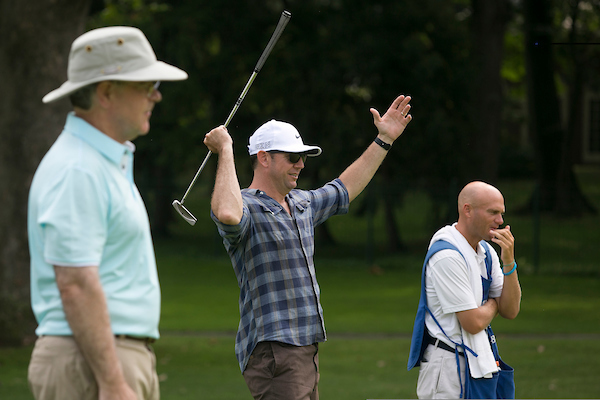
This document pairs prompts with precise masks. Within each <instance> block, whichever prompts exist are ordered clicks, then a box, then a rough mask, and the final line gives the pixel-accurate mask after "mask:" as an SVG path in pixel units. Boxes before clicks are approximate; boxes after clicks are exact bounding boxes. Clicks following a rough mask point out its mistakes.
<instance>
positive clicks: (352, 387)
mask: <svg viewBox="0 0 600 400" xmlns="http://www.w3.org/2000/svg"><path fill="white" fill-rule="evenodd" d="M580 179H581V180H582V182H585V183H586V186H585V188H586V194H587V195H588V197H589V198H590V199H591V200H592V201H593V202H594V204H596V206H597V207H599V208H600V184H599V182H600V173H599V172H598V171H597V170H589V169H588V170H583V171H580ZM500 186H501V189H502V190H503V192H504V193H505V197H506V203H507V214H506V220H507V221H508V223H509V224H510V225H511V226H512V228H513V232H514V234H515V237H516V239H517V245H516V252H517V259H518V261H519V274H520V280H521V285H522V288H523V301H522V307H521V313H520V314H519V316H518V318H517V319H515V320H513V321H507V320H503V319H497V320H495V321H494V323H493V326H494V330H495V332H496V334H497V335H498V337H499V346H500V352H501V354H502V357H503V359H504V360H505V361H506V362H507V363H508V364H510V365H512V366H513V367H514V368H515V370H516V373H515V380H516V385H517V396H518V397H519V398H597V397H598V394H599V393H600V380H599V379H597V377H596V375H597V372H596V371H598V370H600V361H599V360H598V357H597V355H598V354H600V318H599V317H600V313H599V312H598V310H599V309H600V290H598V289H599V288H600V285H599V283H600V274H599V271H600V266H599V265H598V256H599V255H600V252H599V250H598V243H599V242H600V240H599V239H600V230H599V229H598V226H599V225H600V216H586V217H584V218H579V219H573V220H563V219H560V218H556V217H554V216H551V215H544V216H543V218H542V220H541V229H542V230H541V243H540V254H541V258H540V261H541V262H540V266H539V273H538V274H534V273H533V272H534V266H533V264H532V254H533V248H534V243H533V240H532V232H533V222H532V220H531V217H530V216H527V215H518V214H511V210H513V209H516V208H518V207H519V206H521V205H522V204H524V203H525V202H526V200H527V198H528V194H529V193H530V192H531V187H532V186H531V184H530V183H529V182H525V181H523V182H513V183H510V184H506V185H500ZM192 194H193V195H194V196H195V197H192V198H191V199H190V207H189V208H190V209H191V210H192V212H193V213H194V214H195V215H196V217H198V220H199V221H198V224H197V225H196V226H195V227H191V226H189V225H187V224H186V223H185V222H183V221H182V220H176V221H175V222H174V225H173V227H172V228H173V234H174V235H173V237H172V238H171V239H169V240H162V241H158V242H157V243H156V253H157V260H158V266H159V275H160V280H161V287H162V294H163V305H162V317H161V326H160V329H161V333H162V338H161V340H159V341H158V342H157V343H156V344H155V351H156V353H157V359H158V365H157V370H158V373H159V376H160V379H161V393H162V398H163V399H167V400H170V399H174V400H176V399H215V400H218V399H222V400H228V399H232V400H233V399H250V395H249V392H248V389H247V388H246V385H245V383H244V380H243V378H242V376H241V374H240V371H239V367H238V364H237V360H236V358H235V354H234V340H235V331H236V329H237V325H238V320H239V314H238V304H237V298H238V294H239V291H238V287H237V283H236V279H235V275H234V273H233V270H232V267H231V264H230V262H229V259H228V258H227V256H226V255H225V252H224V250H223V247H222V244H221V241H220V238H219V237H218V235H217V234H216V233H215V228H214V224H213V223H212V221H210V218H209V216H208V212H207V211H206V210H208V204H207V199H208V195H207V193H206V191H204V190H203V189H201V190H199V191H198V192H197V193H192ZM428 204H429V203H428V200H427V198H426V197H425V196H424V195H423V194H420V193H410V194H409V195H408V196H407V199H406V200H405V203H404V207H403V208H402V209H400V210H398V221H399V225H400V229H401V232H402V234H403V239H404V240H405V242H406V243H405V244H406V245H407V251H406V252H405V253H402V254H390V253H388V252H386V250H385V245H384V243H383V242H384V241H385V240H384V239H385V238H384V237H383V229H377V228H378V227H381V225H382V223H383V215H382V214H381V213H377V214H376V215H375V219H374V226H375V227H376V229H375V230H374V233H375V236H374V242H375V243H376V245H375V250H376V251H375V252H374V253H373V254H374V255H375V257H374V264H376V265H375V266H374V265H368V264H367V261H366V245H365V240H366V235H365V233H364V232H365V229H366V226H367V225H366V221H365V220H363V219H360V218H358V217H357V216H356V215H355V214H354V213H355V211H353V210H351V213H350V215H348V216H344V217H336V218H333V219H332V220H331V226H330V228H331V231H332V233H333V234H334V236H335V237H336V239H337V240H338V241H339V243H338V245H337V246H336V247H327V246H324V245H320V244H318V245H317V254H316V256H315V263H316V267H317V277H318V281H319V284H320V286H321V292H322V298H321V300H322V304H323V307H324V310H325V324H326V327H327V332H328V336H329V341H328V342H326V343H323V344H321V346H320V363H321V383H320V385H319V388H320V393H321V397H322V398H324V399H344V400H346V399H378V398H379V399H384V398H387V399H390V398H414V397H415V388H416V381H417V374H418V371H417V370H413V371H410V372H407V371H406V361H407V354H408V347H409V341H410V340H409V337H410V336H409V335H410V332H411V330H412V324H413V320H414V314H415V311H416V306H417V303H418V297H419V292H420V287H419V284H420V269H421V266H422V259H423V256H424V252H425V248H426V245H427V242H428V240H429V236H430V235H431V234H432V230H431V229H428V228H426V227H425V224H426V214H427V206H428ZM30 353H31V347H23V348H18V349H11V348H9V349H6V348H4V349H0V399H10V400H13V399H14V400H19V399H31V398H32V397H31V396H30V394H29V390H28V388H27V378H26V374H27V364H28V361H29V355H30Z"/></svg>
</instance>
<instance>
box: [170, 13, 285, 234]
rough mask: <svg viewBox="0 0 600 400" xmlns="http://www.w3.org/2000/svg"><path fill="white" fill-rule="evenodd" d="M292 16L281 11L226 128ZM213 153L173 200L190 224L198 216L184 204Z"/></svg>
mask: <svg viewBox="0 0 600 400" xmlns="http://www.w3.org/2000/svg"><path fill="white" fill-rule="evenodd" d="M291 17H292V14H291V13H290V12H289V11H283V12H282V13H281V17H280V18H279V23H278V24H277V27H276V28H275V32H273V35H272V36H271V40H269V43H268V44H267V47H265V50H264V51H263V53H262V55H261V56H260V58H259V60H258V63H256V67H254V71H253V72H252V75H251V76H250V79H248V83H246V86H245V87H244V90H242V93H241V94H240V97H239V99H238V100H237V101H236V102H235V105H234V106H233V109H232V110H231V112H230V113H229V117H227V120H226V121H225V124H224V126H225V127H226V128H227V125H229V122H230V121H231V119H232V118H233V116H234V115H235V113H236V111H237V110H238V108H239V107H240V104H242V101H243V100H244V97H246V93H248V90H249V89H250V86H252V82H254V79H255V78H256V75H258V73H259V72H260V70H261V68H262V66H263V64H264V63H265V61H267V57H269V54H270V53H271V50H273V47H274V46H275V43H277V40H278V39H279V36H281V33H282V32H283V30H284V29H285V26H286V25H287V23H288V22H289V20H290V18H291ZM211 154H212V152H211V151H210V150H209V151H208V154H207V155H206V157H205V158H204V161H202V165H200V168H198V172H196V175H195V176H194V179H192V182H191V183H190V185H189V186H188V188H187V190H186V191H185V194H184V195H183V197H182V198H181V201H179V200H173V207H174V208H175V210H177V212H178V213H179V215H181V216H182V217H183V219H185V220H186V221H187V222H188V223H189V224H190V225H195V224H196V221H197V219H196V217H194V215H193V214H192V213H191V212H190V211H189V210H188V209H187V208H185V207H184V206H183V202H184V201H185V199H186V197H187V195H188V193H189V192H190V190H191V189H192V187H193V186H194V184H195V183H196V180H197V179H198V176H200V173H201V172H202V170H203V169H204V166H205V165H206V162H207V161H208V159H209V158H210V156H211Z"/></svg>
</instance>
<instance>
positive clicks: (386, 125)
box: [370, 94, 412, 144]
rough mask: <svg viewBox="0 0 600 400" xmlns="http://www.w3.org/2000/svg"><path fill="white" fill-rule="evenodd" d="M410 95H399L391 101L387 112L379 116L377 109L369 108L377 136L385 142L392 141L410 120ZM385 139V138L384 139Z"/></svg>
mask: <svg viewBox="0 0 600 400" xmlns="http://www.w3.org/2000/svg"><path fill="white" fill-rule="evenodd" d="M410 100H411V98H410V96H405V95H403V94H402V95H400V96H398V97H396V100H394V102H393V103H392V105H391V106H390V108H388V110H387V112H386V113H385V114H383V117H382V116H380V114H379V111H377V110H376V109H374V108H371V110H370V111H371V114H373V122H374V123H375V126H376V127H377V130H378V131H379V136H380V137H381V139H382V140H383V141H384V142H386V143H390V144H391V143H392V142H393V141H395V140H396V139H398V137H399V136H400V135H401V134H402V132H404V128H406V125H408V123H409V122H410V121H411V120H412V115H410V114H409V112H410V108H411V106H410V104H409V102H410ZM386 139H387V140H386Z"/></svg>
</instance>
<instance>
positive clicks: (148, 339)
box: [115, 335, 156, 344]
mask: <svg viewBox="0 0 600 400" xmlns="http://www.w3.org/2000/svg"><path fill="white" fill-rule="evenodd" d="M115 338H117V339H130V340H137V341H140V342H144V343H145V344H152V343H154V342H156V339H154V338H151V337H137V336H129V335H115Z"/></svg>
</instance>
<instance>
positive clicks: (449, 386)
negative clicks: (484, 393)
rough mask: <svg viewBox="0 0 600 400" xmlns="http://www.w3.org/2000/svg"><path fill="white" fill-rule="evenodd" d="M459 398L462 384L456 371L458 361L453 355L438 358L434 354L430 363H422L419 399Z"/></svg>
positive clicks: (418, 388) (418, 387) (418, 384)
mask: <svg viewBox="0 0 600 400" xmlns="http://www.w3.org/2000/svg"><path fill="white" fill-rule="evenodd" d="M438 351H445V350H438ZM449 354H450V353H449ZM459 396H460V382H459V378H458V372H457V370H456V359H455V358H454V356H453V355H452V356H451V357H436V356H435V355H434V354H433V352H432V354H431V356H430V359H429V361H428V362H424V363H421V367H420V369H419V378H418V381H417V397H418V398H420V399H444V398H447V399H452V398H458V397H459Z"/></svg>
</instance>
